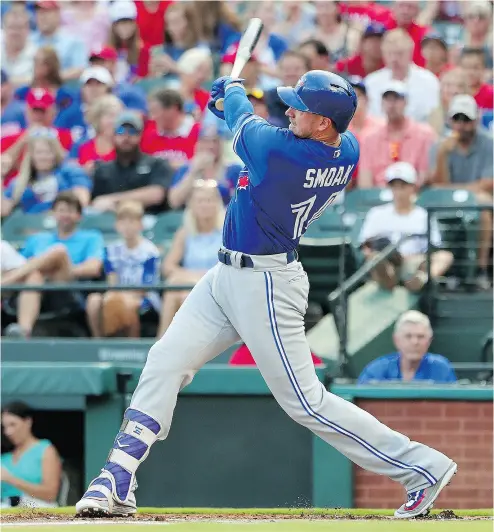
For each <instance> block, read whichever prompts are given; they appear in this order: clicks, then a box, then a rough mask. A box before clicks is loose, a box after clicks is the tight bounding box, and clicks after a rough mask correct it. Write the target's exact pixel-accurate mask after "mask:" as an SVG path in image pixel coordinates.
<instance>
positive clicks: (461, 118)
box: [451, 113, 473, 124]
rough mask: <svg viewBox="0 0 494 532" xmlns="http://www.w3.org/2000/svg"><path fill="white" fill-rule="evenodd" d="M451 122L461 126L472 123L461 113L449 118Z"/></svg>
mask: <svg viewBox="0 0 494 532" xmlns="http://www.w3.org/2000/svg"><path fill="white" fill-rule="evenodd" d="M451 120H452V121H453V122H461V123H462V124H469V123H470V122H473V120H472V119H470V118H469V117H468V116H467V115H464V114H462V113H458V114H457V115H455V116H453V117H451Z"/></svg>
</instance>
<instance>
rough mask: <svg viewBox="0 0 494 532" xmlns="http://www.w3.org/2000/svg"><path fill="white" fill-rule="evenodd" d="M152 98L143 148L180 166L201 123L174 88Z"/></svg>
mask: <svg viewBox="0 0 494 532" xmlns="http://www.w3.org/2000/svg"><path fill="white" fill-rule="evenodd" d="M174 5H175V4H174ZM149 100H150V103H149V105H150V112H151V119H152V120H153V123H151V124H150V125H149V127H147V128H146V130H145V131H144V134H143V136H142V143H141V148H142V151H143V152H144V153H148V154H150V155H155V156H157V157H161V158H162V159H166V160H167V161H168V162H169V163H170V164H171V166H172V167H173V168H174V169H177V168H180V166H182V165H184V164H185V163H186V162H187V161H188V160H189V159H192V156H193V155H194V150H195V147H196V143H197V139H198V136H199V129H200V124H199V123H198V122H195V121H194V118H193V117H192V116H190V115H186V114H185V112H184V101H183V99H182V97H181V96H180V94H179V93H178V92H177V91H175V90H173V89H160V90H157V91H156V92H154V93H153V94H151V96H150V97H149Z"/></svg>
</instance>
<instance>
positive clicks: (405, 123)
mask: <svg viewBox="0 0 494 532" xmlns="http://www.w3.org/2000/svg"><path fill="white" fill-rule="evenodd" d="M371 75H372V74H371ZM366 87H367V84H366ZM407 100H408V94H407V90H406V87H405V85H404V84H403V83H402V82H401V81H390V82H388V85H387V86H386V87H385V89H384V92H383V95H382V108H383V111H384V115H385V117H386V121H385V123H384V124H382V125H377V126H376V127H374V128H373V129H372V130H371V131H369V132H368V133H366V134H365V135H361V137H360V140H361V143H360V162H359V187H360V188H370V187H379V186H384V185H385V183H386V178H385V172H386V168H387V167H388V166H389V165H391V164H392V163H394V162H398V161H406V162H407V163H410V164H411V165H412V166H413V167H414V168H415V170H416V172H417V174H418V182H417V184H418V186H419V187H420V186H422V185H423V184H424V183H425V182H426V179H427V178H428V176H429V151H430V148H431V146H432V144H433V143H434V141H435V138H436V136H435V133H434V131H433V129H432V128H431V126H429V124H419V123H418V122H415V120H413V119H411V118H407V117H406V116H405V108H406V105H407Z"/></svg>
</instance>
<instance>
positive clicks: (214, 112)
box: [208, 96, 225, 120]
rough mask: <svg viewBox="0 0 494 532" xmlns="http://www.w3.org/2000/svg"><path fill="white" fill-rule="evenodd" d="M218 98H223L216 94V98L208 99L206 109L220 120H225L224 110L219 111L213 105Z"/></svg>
mask: <svg viewBox="0 0 494 532" xmlns="http://www.w3.org/2000/svg"><path fill="white" fill-rule="evenodd" d="M218 98H223V96H218V97H217V98H216V99H214V100H209V102H208V109H209V110H210V111H211V112H212V113H213V114H214V115H215V116H217V117H218V118H221V120H225V112H224V111H219V110H218V109H216V107H215V104H216V100H218Z"/></svg>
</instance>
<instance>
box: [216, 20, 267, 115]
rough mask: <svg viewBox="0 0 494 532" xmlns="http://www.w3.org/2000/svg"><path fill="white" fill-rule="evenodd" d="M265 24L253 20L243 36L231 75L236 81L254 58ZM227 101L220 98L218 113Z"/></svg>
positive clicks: (217, 101)
mask: <svg viewBox="0 0 494 532" xmlns="http://www.w3.org/2000/svg"><path fill="white" fill-rule="evenodd" d="M262 28H263V24H262V21H261V19H259V18H251V19H250V20H249V24H248V25H247V29H246V30H245V33H244V34H243V35H242V37H241V39H240V42H239V43H238V50H237V54H236V56H235V62H234V63H233V68H232V71H231V73H230V76H231V77H232V78H233V79H235V78H238V77H239V76H240V74H241V73H242V70H243V69H244V66H245V65H246V64H247V62H248V61H249V59H250V58H251V56H252V51H253V50H254V48H255V47H256V44H257V41H258V40H259V37H260V35H261V32H262ZM224 102H225V99H224V98H218V100H216V103H215V107H216V109H218V111H223V109H224V108H225V105H224Z"/></svg>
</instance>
